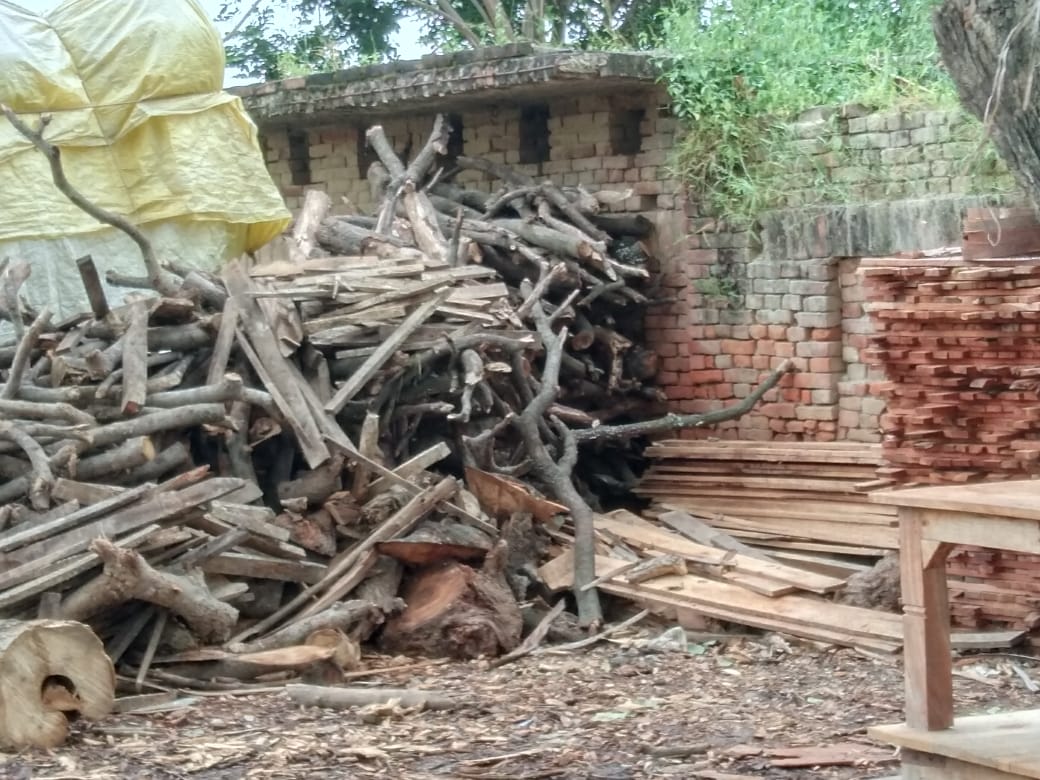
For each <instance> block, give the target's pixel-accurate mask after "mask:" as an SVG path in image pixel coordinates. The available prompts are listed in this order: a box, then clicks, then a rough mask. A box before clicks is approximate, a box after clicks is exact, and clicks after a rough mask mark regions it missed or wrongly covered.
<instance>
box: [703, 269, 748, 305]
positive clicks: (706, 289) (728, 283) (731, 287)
mask: <svg viewBox="0 0 1040 780" xmlns="http://www.w3.org/2000/svg"><path fill="white" fill-rule="evenodd" d="M694 287H696V288H697V291H698V292H699V293H700V294H701V295H703V296H705V297H706V298H708V299H709V300H712V301H714V302H715V303H716V304H717V305H718V306H720V307H721V308H727V309H737V308H740V306H741V305H742V304H743V303H744V292H743V290H741V287H740V282H739V280H737V278H736V277H735V275H734V272H733V269H732V268H730V267H725V266H722V265H713V266H712V267H711V269H710V270H709V272H708V276H706V277H704V278H703V279H698V280H697V282H696V283H695V284H694Z"/></svg>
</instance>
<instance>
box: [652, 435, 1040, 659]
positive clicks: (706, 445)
mask: <svg viewBox="0 0 1040 780" xmlns="http://www.w3.org/2000/svg"><path fill="white" fill-rule="evenodd" d="M646 455H647V456H648V457H649V458H650V460H651V464H650V467H649V468H648V469H647V471H646V473H645V475H644V477H643V482H642V483H641V484H640V486H639V488H638V489H637V493H638V494H640V495H642V496H645V497H647V498H649V499H651V500H652V504H651V506H650V508H648V509H647V510H646V512H645V514H646V515H647V516H648V517H650V518H656V520H657V522H659V523H661V524H664V525H666V526H668V527H671V528H673V530H677V531H680V532H681V531H683V530H684V529H683V528H682V527H679V526H676V525H675V520H674V517H675V514H676V511H677V510H678V511H680V512H684V513H688V514H689V515H692V516H693V517H694V519H695V522H696V524H697V525H698V527H700V528H701V529H702V530H701V531H700V533H701V534H703V536H702V537H701V538H700V541H701V542H702V543H705V544H712V545H715V544H716V543H717V542H716V541H713V539H712V536H711V535H710V534H708V532H705V531H704V530H703V529H704V528H707V529H710V531H711V534H715V535H717V539H718V538H720V539H722V540H724V541H722V542H718V545H719V546H720V547H721V548H722V549H727V550H732V551H735V552H739V553H743V554H745V555H759V556H763V557H766V558H767V559H768V560H770V561H773V562H775V563H781V564H784V565H787V566H790V567H793V568H796V569H798V570H801V571H803V572H805V573H814V574H822V575H826V576H830V577H835V578H839V579H840V580H842V581H843V582H851V583H852V585H851V586H850V588H858V587H859V586H860V583H863V584H864V585H866V586H867V588H869V589H871V592H868V593H865V594H863V596H862V597H858V598H850V597H849V596H850V595H851V594H850V593H849V590H850V588H846V589H845V590H844V591H840V592H839V596H838V598H839V599H841V600H844V601H849V602H850V603H856V604H861V603H863V602H868V603H870V606H872V607H876V608H879V609H884V610H887V611H889V612H897V611H898V610H899V583H898V565H897V564H896V563H895V562H892V563H891V564H890V565H889V567H888V568H887V569H886V568H883V567H882V564H881V562H882V561H888V558H886V554H888V553H891V552H893V551H895V550H898V548H899V536H898V520H897V517H896V514H895V511H894V508H892V507H888V506H884V505H880V504H874V503H872V502H870V500H869V494H870V492H871V491H872V490H875V489H879V488H883V487H891V486H892V482H891V480H889V479H877V478H875V473H876V471H877V470H878V469H879V468H880V467H882V466H883V464H884V460H883V458H882V455H883V450H882V449H881V447H880V445H870V444H861V443H855V444H842V443H833V442H782V441H777V442H758V441H693V440H687V439H674V440H661V441H657V442H655V443H654V444H653V445H651V446H650V447H648V448H647V450H646ZM688 522H689V521H687V523H688ZM687 527H689V525H687ZM725 540H728V541H725ZM1032 558H1033V556H1027V555H1017V554H1014V553H1004V552H998V551H981V550H974V549H971V550H969V549H967V548H961V549H960V550H959V551H958V553H956V554H954V555H953V556H951V558H950V561H949V568H948V573H949V583H950V604H951V606H950V614H951V618H952V621H953V623H954V625H957V626H959V627H961V628H965V629H969V628H970V629H987V630H993V632H992V633H990V634H989V635H988V636H987V637H981V638H980V641H981V642H983V644H987V643H990V644H992V643H993V642H998V643H999V640H1001V639H1003V640H1004V641H1012V640H1015V639H1017V638H1019V637H1020V635H1021V632H1022V631H1023V630H1028V629H1030V628H1033V627H1035V626H1036V625H1037V620H1038V618H1040V611H1038V605H1040V599H1038V598H1037V596H1038V595H1040V594H1038V593H1037V592H1036V590H1035V586H1034V585H1033V582H1035V577H1033V578H1031V576H1030V575H1031V572H1035V571H1036V568H1035V566H1036V564H1035V563H1034V562H1033V560H1032ZM886 572H887V574H886ZM886 577H887V578H888V579H890V580H891V581H890V582H886V581H885V579H886ZM864 578H869V579H864ZM744 585H745V587H747V583H746V582H745V583H744ZM750 589H751V590H755V588H754V587H751V588H750ZM758 592H759V593H760V594H764V595H769V594H767V593H765V592H764V591H762V590H761V589H760V590H759V591H758ZM1001 630H1003V632H1004V633H997V632H999V631H1001ZM1009 632H1010V633H1009ZM964 642H965V646H967V645H969V644H970V643H969V642H968V640H967V639H964Z"/></svg>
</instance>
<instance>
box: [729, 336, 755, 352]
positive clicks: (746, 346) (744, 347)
mask: <svg viewBox="0 0 1040 780" xmlns="http://www.w3.org/2000/svg"><path fill="white" fill-rule="evenodd" d="M722 351H723V352H725V353H726V354H727V355H754V354H755V342H753V341H742V340H740V339H723V340H722Z"/></svg>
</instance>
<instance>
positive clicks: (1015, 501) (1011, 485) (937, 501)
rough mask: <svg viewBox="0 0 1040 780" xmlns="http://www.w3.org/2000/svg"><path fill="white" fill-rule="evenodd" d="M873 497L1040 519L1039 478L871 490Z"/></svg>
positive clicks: (924, 506)
mask: <svg viewBox="0 0 1040 780" xmlns="http://www.w3.org/2000/svg"><path fill="white" fill-rule="evenodd" d="M870 500H871V501H873V502H876V503H878V504H889V505H891V506H904V507H915V508H918V509H942V510H946V511H948V512H968V513H973V514H979V515H991V516H994V517H1007V518H1013V519H1018V520H1040V480H1036V479H1018V480H1011V481H1008V482H983V483H979V484H972V485H937V486H935V487H922V488H908V489H906V490H878V491H876V492H874V493H871V494H870Z"/></svg>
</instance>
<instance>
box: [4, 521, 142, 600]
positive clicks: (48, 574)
mask: <svg viewBox="0 0 1040 780" xmlns="http://www.w3.org/2000/svg"><path fill="white" fill-rule="evenodd" d="M158 530H159V526H157V525H146V526H145V527H144V528H140V529H138V530H137V531H135V532H134V533H132V534H128V535H126V536H123V537H121V538H119V539H116V540H115V541H114V542H113V544H115V546H116V547H126V548H133V547H139V546H141V545H142V544H143V543H144V542H145V541H147V540H148V538H149V537H150V536H151V535H152V534H153V533H155V532H156V531H158ZM99 561H100V559H99V558H98V556H97V554H96V553H93V552H85V553H81V554H79V555H76V556H73V557H72V558H65V559H62V560H58V561H54V562H51V563H49V564H41V565H39V566H38V567H37V568H36V570H35V572H34V573H35V576H34V577H33V578H32V579H30V580H27V581H26V582H23V583H22V584H21V585H16V586H14V587H11V588H6V589H4V590H2V591H0V609H9V608H10V607H13V606H15V605H17V604H21V603H23V602H25V601H27V600H29V599H30V598H33V597H34V596H37V595H38V594H40V593H43V592H44V591H46V590H49V589H50V588H54V587H57V586H59V585H61V584H62V583H63V582H67V581H68V580H70V579H72V578H73V577H75V576H77V575H79V574H83V573H84V572H87V571H90V570H91V569H92V568H94V567H95V566H97V565H98V563H99Z"/></svg>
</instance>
